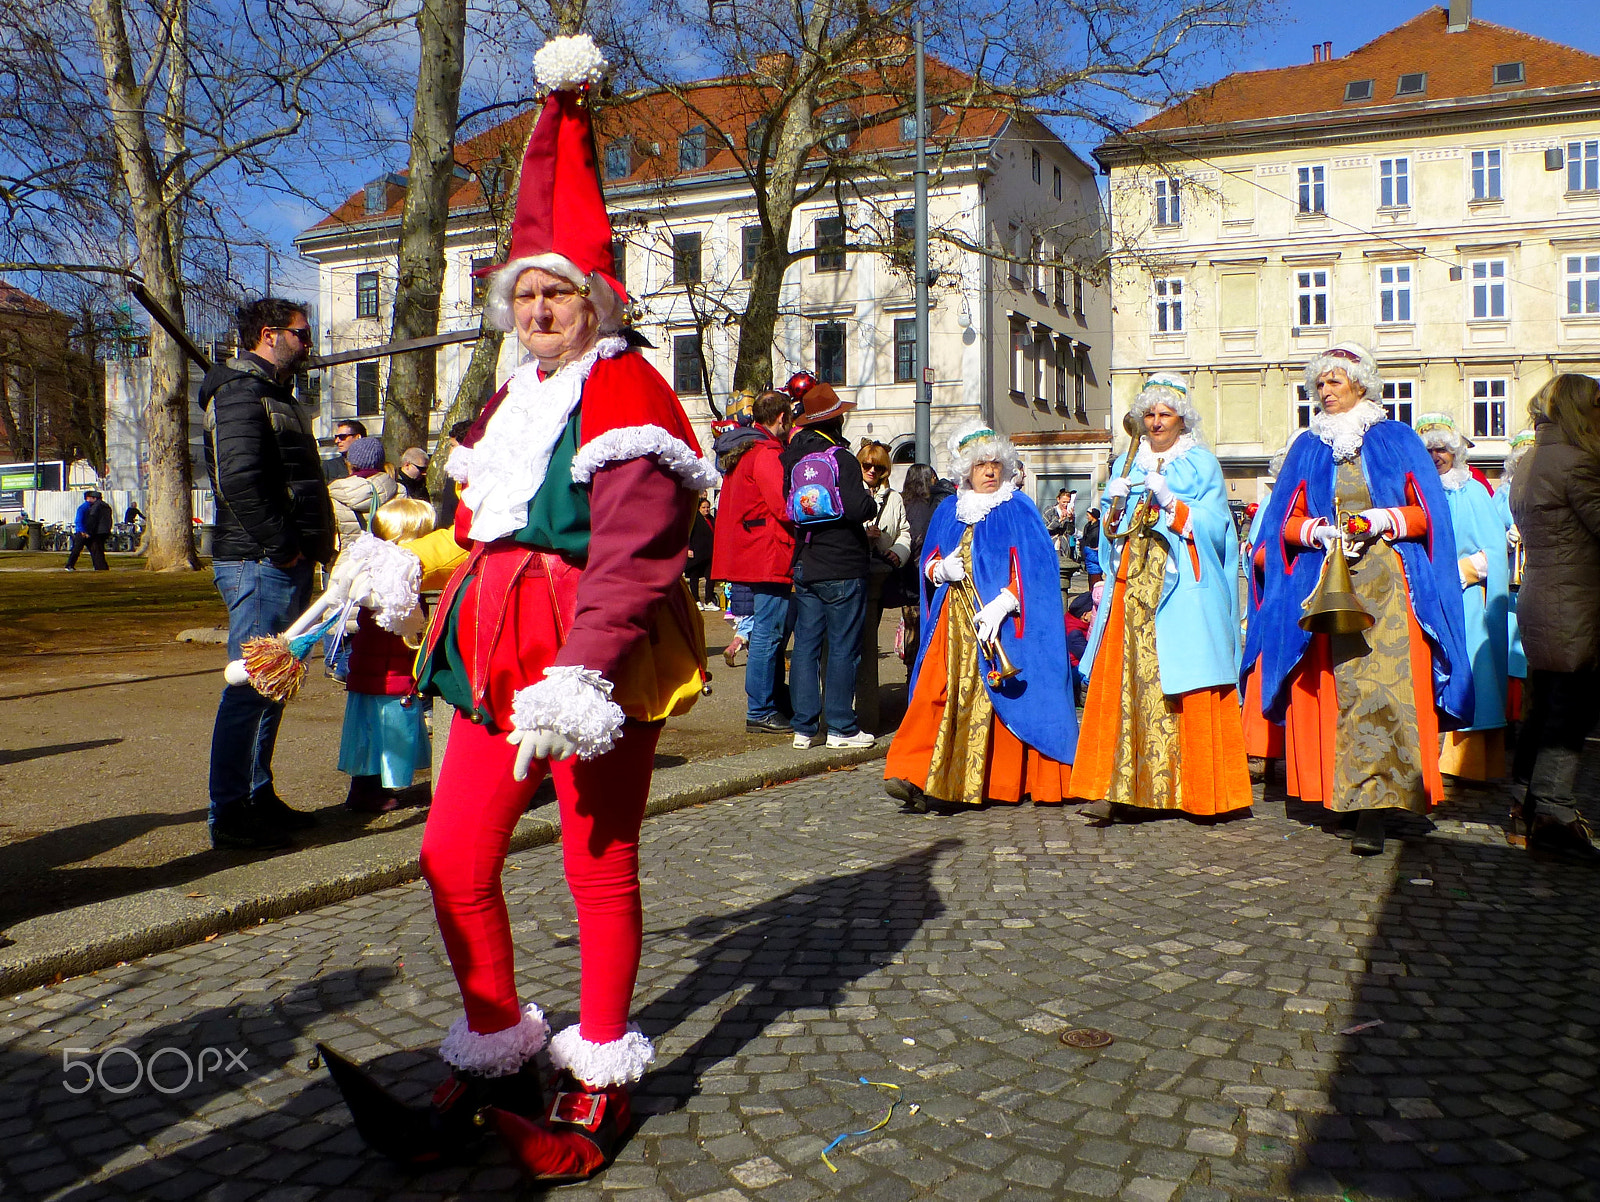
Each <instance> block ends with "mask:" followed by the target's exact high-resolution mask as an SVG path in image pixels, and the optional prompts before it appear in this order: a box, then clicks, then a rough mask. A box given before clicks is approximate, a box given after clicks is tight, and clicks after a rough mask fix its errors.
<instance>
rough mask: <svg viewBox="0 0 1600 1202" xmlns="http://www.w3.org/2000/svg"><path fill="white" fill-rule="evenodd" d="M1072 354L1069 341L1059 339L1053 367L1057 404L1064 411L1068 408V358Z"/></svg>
mask: <svg viewBox="0 0 1600 1202" xmlns="http://www.w3.org/2000/svg"><path fill="white" fill-rule="evenodd" d="M1070 354H1072V348H1071V347H1070V346H1069V345H1068V342H1067V339H1065V338H1057V339H1056V353H1055V363H1054V364H1053V365H1052V366H1053V367H1054V368H1055V377H1056V386H1055V394H1056V404H1057V405H1058V406H1060V407H1061V408H1062V409H1065V408H1066V407H1067V356H1068V355H1070Z"/></svg>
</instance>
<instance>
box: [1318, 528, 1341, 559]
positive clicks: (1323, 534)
mask: <svg viewBox="0 0 1600 1202" xmlns="http://www.w3.org/2000/svg"><path fill="white" fill-rule="evenodd" d="M1311 541H1312V542H1313V543H1314V544H1315V545H1317V546H1319V547H1321V548H1322V550H1323V553H1324V554H1326V553H1328V552H1330V551H1332V550H1333V549H1334V548H1335V547H1337V546H1338V545H1339V528H1338V527H1337V526H1335V525H1334V524H1333V523H1332V522H1323V523H1322V525H1320V526H1318V527H1317V528H1316V529H1315V530H1313V531H1312V532H1311Z"/></svg>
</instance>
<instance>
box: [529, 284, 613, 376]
mask: <svg viewBox="0 0 1600 1202" xmlns="http://www.w3.org/2000/svg"><path fill="white" fill-rule="evenodd" d="M511 312H512V316H513V317H514V318H515V319H516V323H517V339H518V341H520V342H521V343H522V345H523V346H524V347H526V348H527V350H528V352H529V353H530V354H531V355H533V357H534V358H536V359H538V360H539V364H540V366H541V367H543V368H545V370H547V371H550V370H554V369H555V368H557V367H560V366H561V365H562V364H564V363H568V362H570V361H571V360H573V359H576V358H578V357H579V356H580V355H582V354H583V353H584V352H585V351H587V350H588V349H589V348H590V347H591V346H593V345H594V341H595V337H596V336H597V334H598V333H599V330H600V316H599V314H598V313H596V312H595V308H594V305H592V304H590V303H589V298H588V297H586V296H582V295H580V294H579V292H578V290H577V288H575V287H574V286H573V284H572V282H571V281H570V280H564V279H562V278H561V277H560V276H558V275H552V274H550V272H548V271H545V270H544V269H543V268H540V267H530V268H528V270H527V271H524V272H523V273H522V274H521V275H520V276H518V277H517V287H516V291H515V292H514V293H513V294H512V301H511Z"/></svg>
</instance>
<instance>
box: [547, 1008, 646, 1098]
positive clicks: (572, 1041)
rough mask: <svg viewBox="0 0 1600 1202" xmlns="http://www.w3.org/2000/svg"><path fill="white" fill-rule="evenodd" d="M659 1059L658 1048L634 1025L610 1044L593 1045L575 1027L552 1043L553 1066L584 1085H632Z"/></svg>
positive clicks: (576, 1026) (630, 1025) (551, 1041)
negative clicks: (657, 1055) (564, 1070)
mask: <svg viewBox="0 0 1600 1202" xmlns="http://www.w3.org/2000/svg"><path fill="white" fill-rule="evenodd" d="M655 1058H656V1048H655V1044H653V1043H651V1042H650V1041H649V1040H648V1039H646V1038H645V1036H644V1032H642V1031H640V1030H639V1028H638V1027H636V1026H634V1025H633V1024H632V1023H629V1024H628V1033H627V1034H626V1035H624V1036H623V1037H622V1038H621V1039H613V1040H612V1041H611V1042H610V1043H590V1042H589V1041H588V1040H587V1039H585V1038H584V1037H583V1036H582V1035H580V1034H579V1033H578V1024H577V1023H573V1024H572V1026H570V1027H568V1028H567V1029H566V1030H565V1031H562V1032H561V1033H560V1034H558V1035H556V1036H555V1037H554V1038H553V1039H551V1040H550V1063H551V1065H552V1066H554V1067H555V1068H558V1069H566V1070H567V1072H569V1073H571V1074H572V1075H573V1076H574V1077H576V1078H577V1079H578V1080H580V1081H582V1082H583V1083H584V1084H585V1085H588V1086H591V1087H593V1088H599V1087H602V1086H606V1085H632V1084H633V1083H634V1082H636V1081H637V1080H639V1078H640V1077H642V1076H644V1070H645V1069H647V1068H649V1067H650V1065H651V1063H653V1062H654V1060H655Z"/></svg>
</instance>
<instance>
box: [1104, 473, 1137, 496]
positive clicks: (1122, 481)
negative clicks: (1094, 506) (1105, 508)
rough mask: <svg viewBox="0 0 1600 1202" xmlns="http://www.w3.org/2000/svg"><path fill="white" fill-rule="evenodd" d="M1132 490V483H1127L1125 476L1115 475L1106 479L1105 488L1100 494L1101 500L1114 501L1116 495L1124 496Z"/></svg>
mask: <svg viewBox="0 0 1600 1202" xmlns="http://www.w3.org/2000/svg"><path fill="white" fill-rule="evenodd" d="M1132 491H1133V485H1131V484H1129V483H1128V478H1127V477H1126V476H1117V477H1114V478H1113V479H1110V480H1107V481H1106V490H1105V492H1104V493H1102V494H1101V500H1103V501H1115V500H1116V499H1117V498H1118V497H1125V496H1127V495H1128V494H1129V493H1130V492H1132Z"/></svg>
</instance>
